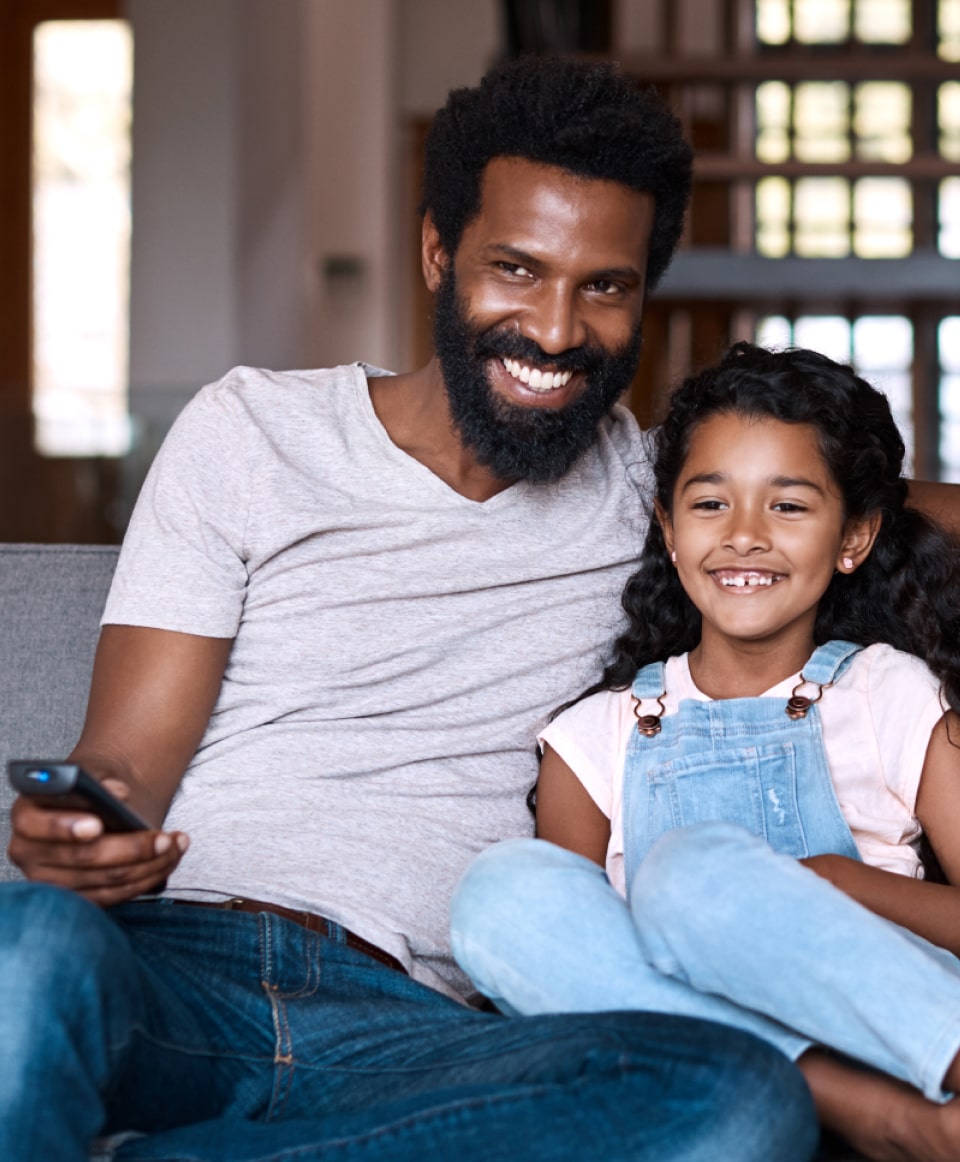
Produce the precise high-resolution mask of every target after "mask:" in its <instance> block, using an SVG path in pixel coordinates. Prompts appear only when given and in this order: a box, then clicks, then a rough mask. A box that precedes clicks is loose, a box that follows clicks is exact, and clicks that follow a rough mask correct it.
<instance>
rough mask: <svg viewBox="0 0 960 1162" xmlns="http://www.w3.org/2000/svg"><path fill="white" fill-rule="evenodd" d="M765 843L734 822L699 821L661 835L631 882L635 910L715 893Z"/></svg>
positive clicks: (669, 911) (680, 905) (671, 907)
mask: <svg viewBox="0 0 960 1162" xmlns="http://www.w3.org/2000/svg"><path fill="white" fill-rule="evenodd" d="M768 850H769V849H768V847H767V844H766V843H765V842H764V841H763V840H762V839H758V838H757V837H756V836H754V835H752V834H751V833H750V832H749V831H747V830H745V829H744V828H743V827H740V826H738V825H737V824H734V823H725V822H710V823H696V824H693V825H692V826H690V827H681V828H678V829H676V830H675V831H669V832H667V833H666V834H665V835H663V836H661V837H660V838H659V839H658V840H657V842H656V843H655V844H654V845H653V846H652V847H651V848H650V851H649V852H648V853H647V856H646V858H645V859H644V860H643V862H642V863H641V865H640V867H639V868H638V869H637V872H636V874H635V875H634V877H633V880H632V882H631V884H630V903H631V907H632V908H633V910H634V912H635V913H637V914H641V913H642V914H643V915H644V916H648V917H649V916H650V915H651V914H652V912H654V911H656V912H661V913H663V914H664V915H665V916H671V915H675V914H676V913H677V912H678V911H683V910H686V909H688V908H691V907H694V908H698V907H701V906H704V904H705V903H706V902H707V901H709V900H711V899H714V900H715V899H716V897H717V895H718V893H721V892H723V890H724V887H725V885H728V884H729V883H731V882H732V881H733V879H734V878H735V877H739V876H740V875H742V874H743V873H744V867H745V864H746V863H748V862H749V861H750V860H751V859H752V858H754V857H756V856H757V855H761V854H763V853H766V852H767V851H768Z"/></svg>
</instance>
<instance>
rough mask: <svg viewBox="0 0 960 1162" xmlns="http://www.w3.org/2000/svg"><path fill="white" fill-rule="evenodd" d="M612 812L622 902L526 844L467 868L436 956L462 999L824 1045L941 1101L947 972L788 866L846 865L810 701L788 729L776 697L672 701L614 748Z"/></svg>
mask: <svg viewBox="0 0 960 1162" xmlns="http://www.w3.org/2000/svg"><path fill="white" fill-rule="evenodd" d="M854 652H855V647H852V646H850V645H848V644H847V643H842V642H839V643H838V642H833V643H828V645H827V646H824V647H821V648H820V649H819V650H818V651H816V653H815V654H814V656H813V658H812V659H811V661H810V662H809V663H808V664H807V666H805V667H804V676H805V677H807V678H808V679H809V680H810V681H811V682H813V683H814V684H818V685H822V686H824V687H828V686H829V683H830V682H832V681H833V679H834V677H835V676H836V675H837V674H838V673H839V672H840V671H841V669H842V667H843V666H845V665H846V664H848V661H849V658H850V657H852V654H853V653H854ZM662 691H663V685H662V667H659V666H652V667H646V668H645V669H644V670H642V671H641V672H640V674H638V676H637V679H636V681H635V683H634V686H633V693H634V695H635V696H636V697H637V698H638V699H640V700H641V705H642V706H643V705H644V700H646V699H649V698H656V696H657V695H658V694H659V693H661V692H662ZM823 696H824V697H829V689H828V688H827V689H825V690H824V693H823ZM644 709H646V707H645V706H644ZM623 810H624V855H625V865H626V878H627V885H628V892H627V900H624V899H623V897H622V896H620V894H619V893H618V892H616V891H615V890H614V889H613V888H612V887H611V885H610V883H609V881H608V880H607V878H606V876H605V874H604V873H603V871H602V870H601V869H600V868H599V867H598V866H597V865H596V864H593V863H592V862H590V861H589V860H586V859H583V858H582V857H580V856H577V855H574V854H573V853H571V852H568V851H564V850H562V849H560V848H557V847H555V846H553V845H552V844H548V843H545V842H543V841H541V840H512V841H508V842H506V843H503V844H499V845H497V846H496V847H494V848H491V849H489V850H488V851H487V852H485V853H483V854H482V855H481V856H480V857H479V859H478V860H477V861H475V863H474V864H473V865H472V867H471V868H470V869H469V870H468V872H467V875H466V876H465V878H464V880H463V881H462V883H461V885H460V887H459V888H458V891H457V893H456V895H455V897H454V902H453V927H452V935H453V949H454V953H455V955H456V957H457V960H458V961H459V963H460V965H461V967H463V968H464V969H465V970H466V971H467V972H468V973H469V974H470V976H471V977H472V978H473V980H474V982H475V983H476V984H477V987H478V988H479V989H480V990H481V991H482V992H484V993H485V994H486V995H487V996H490V997H491V998H492V999H493V1000H495V1001H496V1003H497V1004H498V1005H499V1006H500V1007H502V1008H504V1009H505V1010H507V1011H511V1012H516V1013H524V1014H534V1013H551V1012H554V1013H555V1012H590V1011H603V1010H609V1009H636V1010H646V1011H652V1012H661V1013H675V1014H683V1015H687V1016H695V1017H700V1018H705V1019H707V1020H714V1021H721V1022H725V1023H727V1024H729V1025H732V1026H735V1027H737V1028H741V1029H745V1030H748V1031H749V1032H752V1033H754V1034H756V1035H757V1036H760V1037H763V1038H764V1039H766V1040H768V1041H769V1042H770V1043H771V1044H772V1045H775V1046H777V1047H778V1048H779V1049H781V1050H782V1052H784V1053H785V1054H787V1055H788V1056H789V1057H791V1058H793V1059H796V1058H797V1057H799V1056H800V1055H801V1054H802V1053H803V1052H804V1051H805V1050H806V1049H807V1048H809V1047H810V1045H811V1043H813V1042H816V1043H819V1044H825V1045H829V1046H831V1047H832V1048H834V1049H837V1050H840V1051H841V1052H843V1053H845V1054H847V1055H849V1056H851V1057H853V1058H855V1059H857V1060H860V1061H862V1062H864V1063H866V1064H869V1065H872V1066H874V1067H875V1068H877V1069H880V1070H882V1071H883V1072H885V1073H889V1074H891V1075H893V1076H895V1077H899V1078H901V1079H903V1080H905V1081H908V1082H910V1083H911V1084H912V1085H915V1086H916V1087H917V1088H919V1089H921V1090H922V1091H923V1092H924V1093H925V1094H926V1095H927V1096H929V1097H931V1098H934V1099H941V1098H943V1097H944V1096H945V1095H944V1094H943V1093H942V1084H941V1083H942V1080H943V1076H944V1073H945V1072H946V1069H947V1067H948V1066H949V1064H950V1062H951V1061H952V1060H953V1058H954V1056H955V1055H956V1053H957V1051H958V1048H960V963H958V961H957V959H956V958H955V957H953V956H952V955H951V954H950V953H947V952H945V951H944V950H943V949H940V948H936V947H934V946H933V945H931V944H929V943H927V942H926V941H923V940H921V939H920V938H919V937H917V936H914V935H913V934H912V933H910V932H907V931H906V930H904V929H902V928H899V927H898V926H896V925H894V924H891V923H889V922H888V921H885V920H883V919H881V918H879V917H877V916H875V915H873V914H872V913H870V912H868V911H866V909H864V908H862V907H861V906H860V905H859V904H857V903H855V902H854V901H853V900H851V899H850V898H849V897H847V896H845V895H844V894H843V893H842V892H840V891H839V890H838V889H836V888H834V887H833V886H832V885H830V884H829V883H827V882H826V881H825V880H823V879H821V878H820V877H818V876H817V875H816V874H815V873H814V872H812V871H810V870H809V869H807V868H805V867H804V866H802V865H801V864H800V863H798V862H797V860H798V858H800V857H803V856H807V855H815V854H820V853H823V852H835V853H839V854H842V855H847V856H849V857H851V858H858V857H857V851H856V847H855V845H854V842H853V838H852V836H851V834H850V831H849V828H848V827H847V825H846V823H845V821H844V819H843V816H842V814H841V812H840V809H839V806H838V804H837V800H836V795H835V793H834V791H833V786H832V784H831V782H830V777H829V772H828V770H827V766H826V761H825V758H824V752H823V743H822V736H821V730H820V721H819V715H818V711H817V707H816V704H813V705H811V706H810V707H809V709H808V710H807V712H806V714H805V716H803V717H800V718H797V719H792V718H790V717H788V716H787V714H786V713H785V706H784V702H783V701H782V700H780V699H776V698H743V699H730V700H723V701H716V702H694V701H684V702H682V703H681V704H680V708H679V710H678V712H677V713H676V714H673V715H669V716H667V717H665V718H664V719H663V721H662V724H661V730H660V732H659V733H658V734H656V735H653V736H646V735H644V734H642V733H641V732H640V731H634V732H633V735H632V737H631V740H630V742H629V744H628V748H627V759H626V766H625V771H624V790H623Z"/></svg>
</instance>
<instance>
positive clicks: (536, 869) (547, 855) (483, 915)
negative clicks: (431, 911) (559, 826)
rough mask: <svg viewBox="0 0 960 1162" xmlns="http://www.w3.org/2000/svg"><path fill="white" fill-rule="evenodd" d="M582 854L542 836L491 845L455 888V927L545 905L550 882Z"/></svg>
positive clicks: (497, 920)
mask: <svg viewBox="0 0 960 1162" xmlns="http://www.w3.org/2000/svg"><path fill="white" fill-rule="evenodd" d="M580 858H581V857H580V856H575V855H573V853H572V852H569V851H564V850H563V849H562V848H559V847H555V846H554V845H553V844H552V843H546V842H545V841H544V840H542V839H507V840H504V841H503V842H501V843H496V844H494V845H493V846H492V847H488V848H487V849H486V851H484V852H481V854H480V855H478V856H477V858H476V859H475V860H474V861H473V862H472V863H471V864H470V866H469V867H468V868H467V870H466V872H465V873H464V875H463V877H462V879H461V880H460V883H459V884H458V885H457V888H456V891H455V892H454V895H453V900H452V902H451V923H452V928H453V931H454V933H455V934H456V933H457V932H466V931H468V930H471V931H473V930H475V929H476V927H477V926H478V925H480V926H482V927H483V928H490V927H491V926H496V925H499V924H502V923H510V922H513V921H515V920H516V919H517V916H518V912H520V913H522V912H524V911H526V910H527V909H528V908H529V907H530V906H532V905H533V904H534V903H536V904H537V906H538V908H542V906H543V904H544V889H545V886H547V885H549V882H550V881H551V880H552V879H553V878H554V877H555V876H556V874H557V873H558V872H559V871H560V870H561V869H562V868H563V867H564V866H565V865H567V864H568V863H569V862H570V860H571V859H572V860H579V859H580ZM598 870H599V869H598Z"/></svg>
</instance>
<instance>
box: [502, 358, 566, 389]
mask: <svg viewBox="0 0 960 1162" xmlns="http://www.w3.org/2000/svg"><path fill="white" fill-rule="evenodd" d="M501 362H502V363H503V366H504V367H505V368H506V369H507V371H508V372H509V373H510V375H512V376H513V378H514V379H518V380H519V381H520V382H521V383H522V384H524V385H525V386H527V387H529V388H531V389H532V390H533V391H552V390H553V388H555V387H566V385H567V384H568V383H569V382H570V377H571V376H572V375H573V372H572V371H541V369H540V368H539V367H535V366H532V365H531V364H529V363H521V362H520V361H519V360H518V359H506V358H504V359H501Z"/></svg>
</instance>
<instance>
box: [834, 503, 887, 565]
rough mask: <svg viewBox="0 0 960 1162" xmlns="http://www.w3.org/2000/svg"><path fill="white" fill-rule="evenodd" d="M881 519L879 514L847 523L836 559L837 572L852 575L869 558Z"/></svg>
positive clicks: (870, 514)
mask: <svg viewBox="0 0 960 1162" xmlns="http://www.w3.org/2000/svg"><path fill="white" fill-rule="evenodd" d="M881 520H882V517H881V515H880V513H879V512H871V513H868V514H867V515H866V516H861V517H857V518H856V519H852V520H849V521H847V524H846V527H845V528H844V530H843V543H842V545H841V546H840V552H839V554H838V557H837V572H839V573H853V572H854V571H855V570H856V569H859V568H860V566H861V565H862V564H863V562H864V561H865V560H866V559H867V557H869V556H870V550H871V549H872V548H873V543H874V541H875V540H876V539H877V533H879V532H880V522H881Z"/></svg>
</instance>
